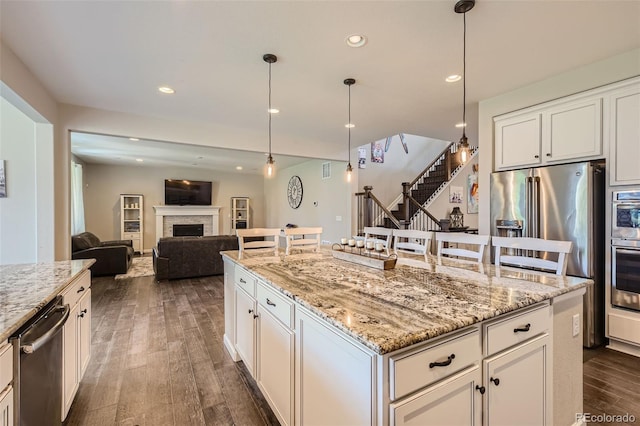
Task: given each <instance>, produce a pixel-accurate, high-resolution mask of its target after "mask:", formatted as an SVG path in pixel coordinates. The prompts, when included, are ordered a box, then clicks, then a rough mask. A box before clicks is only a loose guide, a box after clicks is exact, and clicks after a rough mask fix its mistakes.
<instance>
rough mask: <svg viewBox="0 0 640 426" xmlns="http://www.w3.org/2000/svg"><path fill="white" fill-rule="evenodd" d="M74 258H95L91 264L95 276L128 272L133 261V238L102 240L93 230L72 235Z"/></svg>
mask: <svg viewBox="0 0 640 426" xmlns="http://www.w3.org/2000/svg"><path fill="white" fill-rule="evenodd" d="M71 258H72V259H95V260H96V263H94V264H93V265H92V266H91V274H92V275H93V276H100V275H116V274H126V273H127V270H128V269H129V266H131V262H132V261H133V242H132V241H131V240H111V241H100V239H99V238H98V237H97V236H95V235H94V234H92V233H91V232H83V233H81V234H78V235H73V236H72V237H71Z"/></svg>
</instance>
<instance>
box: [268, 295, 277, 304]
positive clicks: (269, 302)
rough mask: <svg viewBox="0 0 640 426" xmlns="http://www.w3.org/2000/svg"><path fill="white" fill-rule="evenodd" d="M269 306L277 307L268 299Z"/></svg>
mask: <svg viewBox="0 0 640 426" xmlns="http://www.w3.org/2000/svg"><path fill="white" fill-rule="evenodd" d="M267 305H269V306H276V304H275V303H273V302H272V301H271V300H269V298H268V297H267Z"/></svg>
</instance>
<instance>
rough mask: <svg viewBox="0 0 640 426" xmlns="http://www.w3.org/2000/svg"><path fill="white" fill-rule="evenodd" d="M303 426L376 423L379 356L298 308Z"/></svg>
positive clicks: (299, 411) (298, 402)
mask: <svg viewBox="0 0 640 426" xmlns="http://www.w3.org/2000/svg"><path fill="white" fill-rule="evenodd" d="M295 352H296V354H295V357H296V363H295V364H296V366H295V368H296V370H295V371H296V373H295V380H296V409H295V415H296V421H295V423H296V424H298V425H370V424H375V423H376V421H375V417H374V413H375V405H374V398H373V395H375V392H374V386H375V380H374V375H375V357H374V354H373V353H371V352H368V351H367V350H366V349H365V348H364V347H362V346H361V345H359V344H357V343H356V342H355V341H353V340H351V339H350V338H348V337H346V336H344V335H342V334H341V333H338V332H335V331H334V330H332V329H330V328H328V327H327V326H325V325H324V324H323V323H322V322H321V321H319V320H317V319H315V318H314V317H313V315H312V314H309V313H307V312H305V311H304V310H303V309H299V306H296V351H295Z"/></svg>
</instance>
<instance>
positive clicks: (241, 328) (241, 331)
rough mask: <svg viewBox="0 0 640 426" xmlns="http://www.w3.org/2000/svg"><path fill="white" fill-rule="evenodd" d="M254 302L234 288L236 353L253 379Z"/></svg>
mask: <svg viewBox="0 0 640 426" xmlns="http://www.w3.org/2000/svg"><path fill="white" fill-rule="evenodd" d="M254 315H256V301H255V299H254V298H253V297H251V296H249V295H248V294H247V293H246V292H245V291H244V290H242V289H241V288H239V287H237V286H236V351H237V352H238V355H240V358H242V360H243V361H244V364H245V366H246V367H247V370H249V373H251V376H253V377H255V341H256V331H255V330H256V327H255V324H256V320H255V318H254Z"/></svg>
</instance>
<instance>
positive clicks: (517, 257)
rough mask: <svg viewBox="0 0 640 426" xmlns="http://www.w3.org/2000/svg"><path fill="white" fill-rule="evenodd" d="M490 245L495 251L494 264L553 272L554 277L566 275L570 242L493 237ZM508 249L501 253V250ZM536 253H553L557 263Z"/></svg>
mask: <svg viewBox="0 0 640 426" xmlns="http://www.w3.org/2000/svg"><path fill="white" fill-rule="evenodd" d="M492 245H493V246H494V247H495V248H496V249H495V252H496V254H495V264H496V266H500V265H502V264H507V265H514V266H524V267H528V268H537V269H545V270H550V271H554V272H555V273H556V275H565V274H566V273H567V254H569V253H571V248H572V245H573V243H572V242H571V241H557V240H544V239H542V238H528V237H493V239H492ZM503 248H504V249H508V250H507V253H506V254H504V253H502V249H503ZM538 252H546V253H555V254H557V256H558V260H557V261H553V260H549V259H544V258H541V257H534V256H537V254H538Z"/></svg>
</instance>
